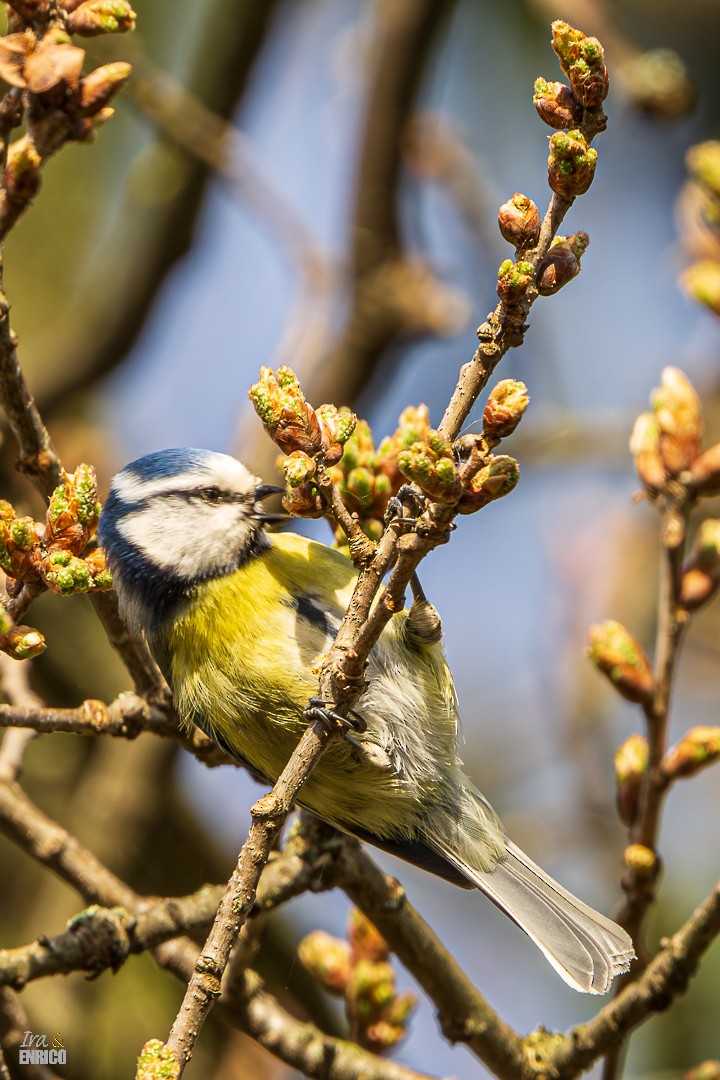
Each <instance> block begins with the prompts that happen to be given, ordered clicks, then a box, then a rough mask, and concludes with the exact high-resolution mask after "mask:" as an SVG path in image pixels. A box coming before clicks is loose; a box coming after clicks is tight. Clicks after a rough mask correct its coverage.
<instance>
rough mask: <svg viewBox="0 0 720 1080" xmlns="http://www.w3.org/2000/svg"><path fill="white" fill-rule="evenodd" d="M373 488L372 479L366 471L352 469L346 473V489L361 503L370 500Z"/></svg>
mask: <svg viewBox="0 0 720 1080" xmlns="http://www.w3.org/2000/svg"><path fill="white" fill-rule="evenodd" d="M374 487H375V485H374V477H373V475H372V473H371V472H369V471H368V469H362V468H360V469H352V471H351V472H349V473H348V476H347V489H348V491H349V492H350V494H351V495H353V496H354V497H355V498H356V499H358V500H359V501H360V502H361V503H364V502H365V501H366V500H370V499H371V498H372V495H373V489H374Z"/></svg>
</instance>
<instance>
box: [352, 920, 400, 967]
mask: <svg viewBox="0 0 720 1080" xmlns="http://www.w3.org/2000/svg"><path fill="white" fill-rule="evenodd" d="M348 938H349V940H350V946H351V948H352V954H353V958H354V959H355V960H360V959H362V960H372V961H375V962H377V961H379V960H387V958H388V956H389V955H390V950H389V949H388V945H387V942H386V941H385V938H384V937H383V936H382V934H381V933H380V931H379V930H377V929H376V928H375V926H374V925H373V923H371V922H370V920H369V919H368V917H367V915H365V914H364V913H363V912H362V911H360V909H359V908H356V907H352V908H350V918H349V920H348Z"/></svg>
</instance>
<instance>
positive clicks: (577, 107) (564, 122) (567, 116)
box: [533, 79, 583, 131]
mask: <svg viewBox="0 0 720 1080" xmlns="http://www.w3.org/2000/svg"><path fill="white" fill-rule="evenodd" d="M533 105H534V106H535V108H536V110H537V114H538V116H539V117H540V119H541V120H542V121H543V122H544V123H546V124H547V125H548V127H551V128H556V129H558V130H565V131H567V130H568V128H574V127H577V126H578V124H579V123H580V121H581V119H582V113H583V110H582V105H581V104H580V102H579V101H578V99H577V98H576V97H575V95H574V94H573V92H572V90H571V89H570V87H569V86H566V85H565V83H561V82H548V81H547V79H536V80H535V89H534V93H533Z"/></svg>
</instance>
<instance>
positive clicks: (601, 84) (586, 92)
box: [552, 19, 609, 109]
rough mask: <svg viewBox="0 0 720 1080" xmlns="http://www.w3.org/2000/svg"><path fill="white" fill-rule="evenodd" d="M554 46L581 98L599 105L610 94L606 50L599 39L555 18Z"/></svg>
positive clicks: (591, 103) (577, 94) (576, 92)
mask: <svg viewBox="0 0 720 1080" xmlns="http://www.w3.org/2000/svg"><path fill="white" fill-rule="evenodd" d="M552 47H553V49H554V51H555V53H556V55H557V57H558V59H559V61H560V67H561V68H562V69H563V71H564V72H565V74H566V75H567V77H568V79H569V80H570V85H571V87H572V90H573V93H574V94H575V97H576V98H577V99H578V101H580V102H581V103H582V104H583V105H584V106H585V107H586V108H589V109H591V108H595V107H596V106H598V105H600V104H601V103H602V102H603V101H604V100H605V98H606V97H607V92H608V85H609V78H608V71H607V68H606V67H605V50H604V49H603V47H602V45H601V44H600V42H599V41H598V39H597V38H594V37H586V36H585V34H583V32H582V30H576V29H575V28H574V27H572V26H570V25H569V23H566V22H564V21H563V20H562V19H556V21H555V22H554V23H553V24H552Z"/></svg>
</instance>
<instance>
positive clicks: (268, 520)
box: [255, 484, 291, 525]
mask: <svg viewBox="0 0 720 1080" xmlns="http://www.w3.org/2000/svg"><path fill="white" fill-rule="evenodd" d="M284 490H285V489H284V488H281V487H275V485H274V484H258V486H257V487H256V488H255V502H256V503H257V502H260V501H261V500H262V499H267V498H268V497H269V496H270V495H281V494H282V493H283V491H284ZM255 514H256V516H257V517H258V518H259V520H260V521H262V523H263V524H264V525H273V524H278V523H279V522H281V521H289V520H290V517H291V515H290V514H269V513H266V512H265V511H264V510H260V509H259V508H258V507H257V506H256V507H255Z"/></svg>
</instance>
